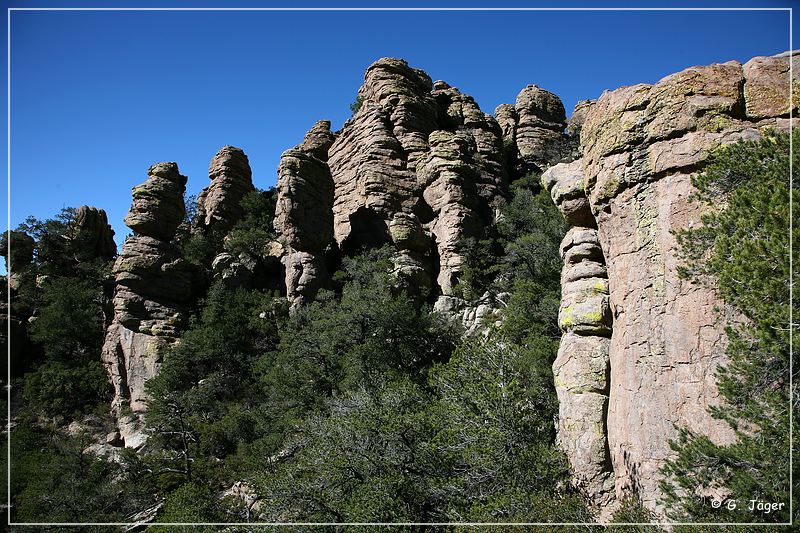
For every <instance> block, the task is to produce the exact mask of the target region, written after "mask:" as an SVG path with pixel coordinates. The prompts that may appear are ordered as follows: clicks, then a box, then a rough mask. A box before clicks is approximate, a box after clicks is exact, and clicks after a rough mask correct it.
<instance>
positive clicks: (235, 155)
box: [195, 146, 254, 233]
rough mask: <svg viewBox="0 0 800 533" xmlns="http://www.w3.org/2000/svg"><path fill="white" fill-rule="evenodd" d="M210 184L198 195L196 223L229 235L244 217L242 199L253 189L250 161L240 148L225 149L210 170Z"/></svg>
mask: <svg viewBox="0 0 800 533" xmlns="http://www.w3.org/2000/svg"><path fill="white" fill-rule="evenodd" d="M208 177H209V178H210V179H211V184H210V185H209V186H208V187H206V188H205V189H203V190H202V191H201V192H200V194H198V195H197V214H196V218H195V224H197V226H199V227H200V228H202V230H203V231H206V232H207V231H210V230H212V229H214V228H218V229H219V231H220V232H223V233H224V232H226V231H227V230H229V229H231V227H233V225H234V224H236V222H237V221H238V220H239V219H240V218H241V217H242V214H243V211H242V205H241V202H242V198H243V197H244V195H245V194H247V193H248V192H250V191H252V190H254V187H253V172H252V171H251V170H250V162H249V161H248V160H247V156H246V155H245V153H244V151H242V149H241V148H235V147H233V146H223V147H222V148H221V149H220V151H219V152H217V154H216V155H215V156H214V158H213V159H211V164H210V165H209V167H208Z"/></svg>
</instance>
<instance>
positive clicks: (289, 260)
mask: <svg viewBox="0 0 800 533" xmlns="http://www.w3.org/2000/svg"><path fill="white" fill-rule="evenodd" d="M330 128H331V124H330V122H328V121H324V120H321V121H319V122H317V123H316V124H315V125H314V126H313V127H312V128H311V130H309V132H308V133H307V134H306V136H305V138H304V140H303V143H302V144H300V145H298V146H295V147H294V148H292V149H289V150H287V151H285V152H284V153H283V154H282V155H281V161H280V164H279V165H278V200H277V205H276V208H275V222H274V225H275V229H276V231H277V232H278V236H279V241H280V243H281V245H282V246H283V250H281V254H282V259H281V261H282V263H283V266H284V270H285V279H286V294H287V297H288V299H289V301H290V303H291V306H292V308H293V309H296V308H297V307H298V306H299V305H301V304H302V303H304V302H307V301H309V300H310V299H313V298H314V296H315V295H316V294H317V291H318V290H319V289H320V288H322V287H323V286H325V285H327V284H328V282H329V281H330V280H329V273H328V269H327V265H326V263H325V250H326V248H328V247H329V246H330V245H331V243H333V216H334V215H333V179H332V178H331V171H330V168H329V167H328V162H327V161H328V150H329V149H330V147H331V146H332V145H333V142H334V139H335V136H334V135H333V133H331V131H330Z"/></svg>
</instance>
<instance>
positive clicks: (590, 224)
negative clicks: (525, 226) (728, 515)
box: [542, 160, 614, 508]
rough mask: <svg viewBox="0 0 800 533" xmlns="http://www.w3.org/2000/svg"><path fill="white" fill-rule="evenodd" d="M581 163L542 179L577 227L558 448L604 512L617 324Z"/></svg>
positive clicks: (560, 376)
mask: <svg viewBox="0 0 800 533" xmlns="http://www.w3.org/2000/svg"><path fill="white" fill-rule="evenodd" d="M583 183H584V175H583V167H582V164H581V161H580V160H577V161H574V162H572V163H568V164H567V163H559V164H558V165H555V166H553V167H551V168H550V169H548V170H547V171H546V172H545V173H544V174H543V175H542V184H543V186H544V187H545V188H546V189H547V190H548V191H549V192H550V195H551V196H552V198H553V201H554V202H555V204H556V205H557V206H558V208H559V210H560V211H561V213H562V214H563V216H564V218H565V219H566V221H567V222H568V223H569V224H570V225H572V226H573V227H572V228H570V230H569V231H568V232H567V234H566V236H565V237H564V239H563V241H562V242H561V258H562V259H563V260H564V267H563V270H562V273H561V306H560V308H559V313H558V323H559V326H560V327H561V330H562V331H563V332H564V333H563V335H562V337H561V344H560V345H559V350H558V356H557V357H556V360H555V362H554V363H553V375H554V377H555V385H556V393H557V395H558V403H559V421H558V441H559V444H560V446H561V448H562V449H563V450H564V452H565V453H566V454H567V458H568V459H569V462H570V465H571V468H572V472H573V482H574V484H575V486H576V487H578V488H579V489H580V490H581V491H582V492H583V493H584V494H585V495H586V496H587V497H588V498H589V500H590V502H591V503H592V504H594V505H595V506H597V507H599V508H606V507H608V506H609V503H611V502H612V500H613V499H614V477H613V471H612V468H611V461H610V457H609V453H608V442H607V435H606V427H605V425H606V412H607V409H608V391H609V356H608V350H609V346H610V343H611V340H610V338H609V337H610V336H611V329H612V318H611V309H610V307H609V296H608V277H607V274H606V266H605V259H604V256H603V250H602V248H601V247H600V242H599V240H598V235H597V229H596V225H595V221H594V217H593V216H592V213H591V211H590V209H589V201H588V199H587V198H586V194H585V193H584V190H583Z"/></svg>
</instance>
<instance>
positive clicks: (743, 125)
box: [543, 55, 798, 516]
mask: <svg viewBox="0 0 800 533" xmlns="http://www.w3.org/2000/svg"><path fill="white" fill-rule="evenodd" d="M788 61H789V58H788V57H786V56H785V55H781V56H774V57H758V58H754V59H752V60H750V61H749V62H747V63H746V64H745V65H741V64H739V63H737V62H729V63H723V64H718V65H710V66H704V67H693V68H689V69H686V70H684V71H682V72H678V73H676V74H673V75H670V76H667V77H666V78H664V79H662V80H661V81H659V82H658V83H656V84H655V85H634V86H631V87H623V88H621V89H618V90H616V91H611V92H606V93H604V94H603V95H602V96H601V97H600V98H599V99H598V100H597V101H596V103H595V104H594V105H592V106H591V107H590V108H589V109H588V111H587V112H586V115H585V120H584V122H583V125H582V128H581V133H580V135H581V155H582V158H581V160H579V161H576V162H574V163H571V164H560V165H557V166H555V167H553V168H551V169H550V170H549V171H548V172H547V173H545V175H544V176H543V183H544V185H545V186H546V187H547V188H548V189H549V190H550V192H551V195H552V196H553V199H554V201H555V202H556V204H557V205H558V206H559V208H560V209H561V211H562V213H563V215H564V217H565V218H566V219H567V221H568V222H570V224H572V225H573V226H575V227H574V228H573V229H572V230H570V233H569V234H568V235H567V237H566V238H565V241H564V244H563V245H562V252H563V254H564V259H565V267H564V275H563V278H562V287H563V289H562V292H563V296H562V309H561V313H560V317H559V318H560V323H561V326H562V329H564V331H565V334H564V337H563V338H562V343H561V348H560V350H559V356H558V359H557V360H556V362H555V364H554V373H555V377H556V387H557V390H558V393H559V400H560V402H561V406H560V424H559V436H560V440H561V443H562V446H563V447H564V449H565V450H566V451H567V454H568V456H569V457H570V461H571V463H572V467H573V469H574V471H575V479H576V482H577V483H578V484H579V485H581V486H582V487H583V488H584V489H585V490H586V491H587V493H588V494H589V495H590V496H591V497H592V499H593V500H594V501H595V502H596V503H597V504H598V505H600V506H601V507H602V508H603V514H605V515H606V516H607V515H608V514H609V513H610V511H611V510H613V508H614V505H615V500H616V501H619V500H620V499H622V498H623V497H625V496H626V495H630V494H634V493H635V494H636V495H638V496H639V497H640V498H641V499H642V501H643V502H644V504H645V505H646V506H647V507H648V508H650V509H652V510H654V511H656V512H660V511H661V510H662V508H661V506H660V504H659V499H660V497H661V493H660V491H659V487H658V483H659V481H660V480H661V476H660V474H659V469H660V468H661V466H662V465H663V464H664V460H665V459H666V458H667V457H669V456H670V454H671V451H670V449H669V444H668V443H669V440H670V439H673V438H675V437H676V436H677V432H676V429H675V428H676V427H685V428H688V429H689V430H691V431H693V432H696V433H699V434H705V435H708V436H709V437H710V438H711V439H712V440H713V441H715V442H719V443H726V442H731V441H732V439H733V438H734V435H733V433H732V431H731V430H730V428H729V427H727V426H726V425H725V424H724V423H721V422H720V421H718V420H715V419H713V418H712V417H711V416H710V415H709V414H708V407H709V406H711V405H715V404H717V403H718V401H719V393H718V391H717V388H716V383H715V381H716V380H715V369H716V367H717V366H718V365H719V364H721V363H723V362H724V348H725V343H726V337H725V334H724V329H723V327H724V322H725V321H726V320H727V321H730V320H731V319H733V318H732V316H733V315H731V314H730V313H731V310H730V309H728V308H726V306H725V304H724V302H723V301H721V300H720V298H719V296H718V295H717V294H716V293H715V292H714V291H713V290H711V289H709V288H708V287H704V286H701V285H696V284H694V283H692V282H690V281H687V280H684V279H681V278H680V277H679V276H678V273H677V270H678V266H679V263H678V258H677V251H678V244H677V242H676V239H675V232H676V231H677V230H680V229H684V228H688V227H692V226H697V225H699V224H700V217H701V214H702V213H701V212H700V209H699V206H698V205H697V203H693V202H690V201H689V199H690V196H691V195H692V193H693V187H692V185H691V175H692V174H693V173H694V172H697V171H699V170H702V168H703V165H704V163H705V161H706V158H707V157H708V153H709V151H710V150H712V149H713V148H715V147H716V146H719V145H720V144H724V143H732V142H736V141H739V140H746V139H755V138H758V137H759V136H760V135H761V129H762V128H764V127H774V128H778V129H786V128H788V116H789V95H788V87H789V63H788ZM796 66H798V65H796ZM592 219H594V220H592ZM594 227H596V228H597V230H596V231H595V230H594V229H592V228H594ZM588 232H592V237H591V238H589V233H588ZM579 234H580V237H578V235H579ZM568 241H569V242H568ZM578 258H580V260H579V261H578V260H577V259H578ZM603 260H604V263H605V265H602V264H601V262H603ZM604 272H607V280H606V279H605V277H606V275H604ZM568 309H569V310H570V312H567V310H568ZM715 309H721V310H722V311H723V313H724V314H725V315H726V316H720V313H718V312H716V311H715ZM734 318H735V317H734ZM596 319H597V320H596ZM612 319H613V320H612ZM609 335H610V338H608V336H609ZM605 354H607V355H605ZM604 361H607V363H604ZM606 364H607V366H608V368H609V373H608V376H609V378H610V380H609V379H608V378H606V379H602V375H603V371H602V369H603V368H604V365H606ZM605 395H607V400H606V399H602V398H601V396H605ZM604 401H607V412H605V413H604V409H603V407H602V405H601V404H602V403H603V402H604ZM590 426H591V427H593V428H594V429H595V430H596V431H594V432H592V431H591V427H590ZM603 440H605V447H606V450H605V451H604V450H603V446H601V444H603ZM608 476H611V477H612V478H613V492H610V488H609V485H608V483H607V479H608Z"/></svg>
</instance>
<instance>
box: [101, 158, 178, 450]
mask: <svg viewBox="0 0 800 533" xmlns="http://www.w3.org/2000/svg"><path fill="white" fill-rule="evenodd" d="M185 186H186V176H182V175H181V174H180V173H179V172H178V165H177V164H175V163H158V164H156V165H153V166H152V167H150V169H149V170H148V177H147V181H145V183H144V184H142V185H139V186H138V187H134V188H133V204H132V205H131V210H130V211H129V213H128V216H127V217H125V223H126V224H127V225H128V226H129V227H130V228H131V229H133V230H134V234H133V235H132V236H130V237H128V238H127V239H126V240H125V243H124V244H123V245H122V251H121V252H120V254H119V256H118V257H117V260H116V261H115V263H114V268H113V274H114V278H115V282H116V289H115V291H114V299H113V304H114V318H113V320H112V322H111V325H110V326H109V328H108V329H107V331H106V338H105V342H104V344H103V351H102V359H103V363H104V365H105V367H106V371H107V373H108V375H109V378H110V380H111V383H112V384H113V386H114V401H113V405H112V407H113V410H114V412H115V414H116V416H117V417H118V424H119V426H120V434H121V438H122V439H123V442H124V445H125V446H127V447H132V448H137V447H139V446H141V445H142V444H143V442H144V440H145V437H144V435H143V434H142V433H141V431H140V425H141V420H140V416H141V414H142V413H143V412H144V410H145V409H146V402H147V395H146V393H145V390H144V384H145V383H146V382H147V380H148V379H150V378H151V377H153V376H155V375H156V374H157V373H158V370H159V367H160V363H161V360H160V357H161V350H162V349H163V348H165V347H166V346H168V345H169V344H170V343H172V342H174V341H175V340H176V339H177V336H178V335H179V333H180V331H181V329H182V328H183V327H184V326H185V323H186V319H187V314H186V309H185V305H186V304H187V303H188V301H189V299H190V298H191V280H192V269H191V266H190V265H189V264H188V263H187V262H185V261H184V260H183V258H182V257H181V253H180V249H179V248H178V247H177V246H176V245H175V244H174V243H172V242H170V241H171V239H172V238H173V237H174V236H175V231H176V229H177V227H178V224H179V223H180V222H181V220H182V219H183V211H184V205H183V192H184V190H185ZM127 408H129V409H130V414H128V409H127Z"/></svg>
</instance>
